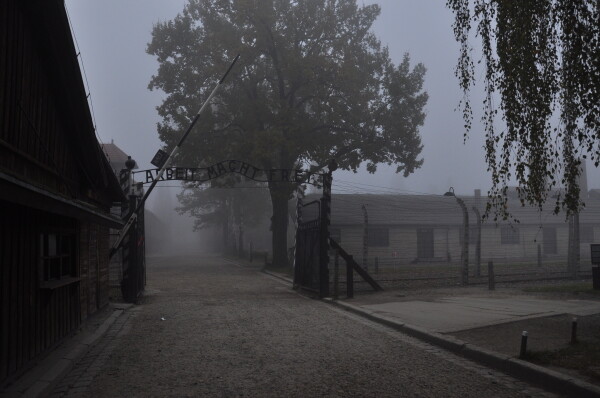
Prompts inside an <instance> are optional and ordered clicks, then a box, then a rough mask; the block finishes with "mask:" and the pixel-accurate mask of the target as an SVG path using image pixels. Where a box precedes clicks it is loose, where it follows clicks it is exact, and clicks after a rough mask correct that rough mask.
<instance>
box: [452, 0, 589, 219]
mask: <svg viewBox="0 0 600 398" xmlns="http://www.w3.org/2000/svg"><path fill="white" fill-rule="evenodd" d="M447 6H448V7H449V8H450V9H451V10H452V11H453V12H454V15H455V21H454V25H453V28H454V34H455V36H456V39H457V41H458V42H459V43H460V46H461V47H460V57H459V62H458V66H457V69H456V74H457V77H458V78H459V81H460V86H461V88H462V89H463V90H464V92H465V94H468V92H469V90H470V88H471V87H472V85H473V84H474V83H475V73H474V71H475V67H474V63H473V57H472V50H473V49H472V48H471V47H470V45H469V34H470V31H471V27H472V24H474V25H475V26H476V32H477V35H478V36H479V37H480V39H481V44H482V53H483V56H482V62H483V68H484V71H485V73H484V84H485V91H486V98H485V101H484V103H483V109H484V116H483V121H484V125H485V134H486V144H485V157H486V161H487V164H488V170H489V171H491V174H492V188H491V189H490V192H489V197H490V199H491V200H490V203H489V204H488V211H489V210H490V208H494V209H495V210H496V216H498V215H499V214H501V215H502V216H503V217H504V218H506V217H507V216H508V212H507V210H506V209H507V206H506V205H507V195H506V194H507V186H508V183H509V182H510V180H511V179H512V178H516V181H517V183H518V193H519V197H520V199H521V203H522V204H525V203H529V204H533V205H536V206H538V207H539V208H540V209H541V208H542V205H543V204H544V203H545V202H546V200H547V199H548V196H549V193H550V192H551V191H555V190H556V188H561V189H560V191H561V192H560V193H559V194H558V195H557V197H556V202H555V206H554V211H555V212H559V211H560V210H561V209H563V210H566V211H567V214H571V213H573V212H577V211H578V210H579V209H580V208H581V206H582V205H583V203H582V200H581V199H580V195H579V186H578V177H579V175H580V173H581V162H582V161H585V159H587V158H588V157H589V158H591V160H592V161H593V162H594V164H595V165H596V167H597V166H598V164H600V139H599V138H600V123H599V122H600V46H599V44H600V41H599V40H600V32H599V30H600V2H598V1H572V0H535V1H534V0H527V1H512V0H473V1H471V0H447ZM465 98H466V99H465V101H464V102H463V116H464V118H465V127H466V129H467V133H468V131H469V130H470V127H471V121H472V113H471V105H470V103H469V100H468V96H466V97H465ZM498 99H499V105H496V104H495V101H497V100H498ZM498 112H500V115H501V118H502V120H503V122H504V124H505V126H506V127H505V128H504V129H502V130H499V129H497V128H496V126H495V122H496V115H497V114H498ZM465 138H466V135H465ZM563 188H564V189H563Z"/></svg>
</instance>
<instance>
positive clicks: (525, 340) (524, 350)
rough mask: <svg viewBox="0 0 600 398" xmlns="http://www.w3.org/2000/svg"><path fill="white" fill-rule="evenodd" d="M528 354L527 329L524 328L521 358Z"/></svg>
mask: <svg viewBox="0 0 600 398" xmlns="http://www.w3.org/2000/svg"><path fill="white" fill-rule="evenodd" d="M525 355H527V331H525V330H523V333H521V351H520V352H519V358H521V359H523V358H525Z"/></svg>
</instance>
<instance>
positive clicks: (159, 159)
mask: <svg viewBox="0 0 600 398" xmlns="http://www.w3.org/2000/svg"><path fill="white" fill-rule="evenodd" d="M168 156H169V154H168V153H166V152H165V151H163V150H162V149H159V150H158V152H156V155H154V157H153V158H152V160H151V161H150V163H151V164H152V165H153V166H156V167H158V168H159V169H160V168H162V167H163V166H164V165H165V162H166V161H167V158H168Z"/></svg>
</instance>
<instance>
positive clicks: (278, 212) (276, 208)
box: [270, 186, 289, 267]
mask: <svg viewBox="0 0 600 398" xmlns="http://www.w3.org/2000/svg"><path fill="white" fill-rule="evenodd" d="M270 194H271V203H272V205H273V216H272V217H271V232H272V243H273V266H275V267H287V266H288V255H287V232H288V231H287V229H288V196H289V194H288V190H287V189H285V188H283V189H282V188H281V187H277V186H271V187H270Z"/></svg>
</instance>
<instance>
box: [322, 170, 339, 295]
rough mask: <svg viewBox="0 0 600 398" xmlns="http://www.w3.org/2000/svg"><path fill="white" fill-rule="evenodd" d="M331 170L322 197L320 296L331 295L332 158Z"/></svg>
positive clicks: (325, 177) (327, 175)
mask: <svg viewBox="0 0 600 398" xmlns="http://www.w3.org/2000/svg"><path fill="white" fill-rule="evenodd" d="M328 168H329V171H327V173H324V174H323V198H322V199H321V238H320V242H319V243H320V244H319V251H320V253H319V254H320V255H319V296H320V297H327V296H329V253H328V252H329V224H330V222H331V183H332V180H333V177H332V174H333V172H334V171H335V170H336V169H337V162H336V161H335V159H331V160H330V161H329V164H328Z"/></svg>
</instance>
